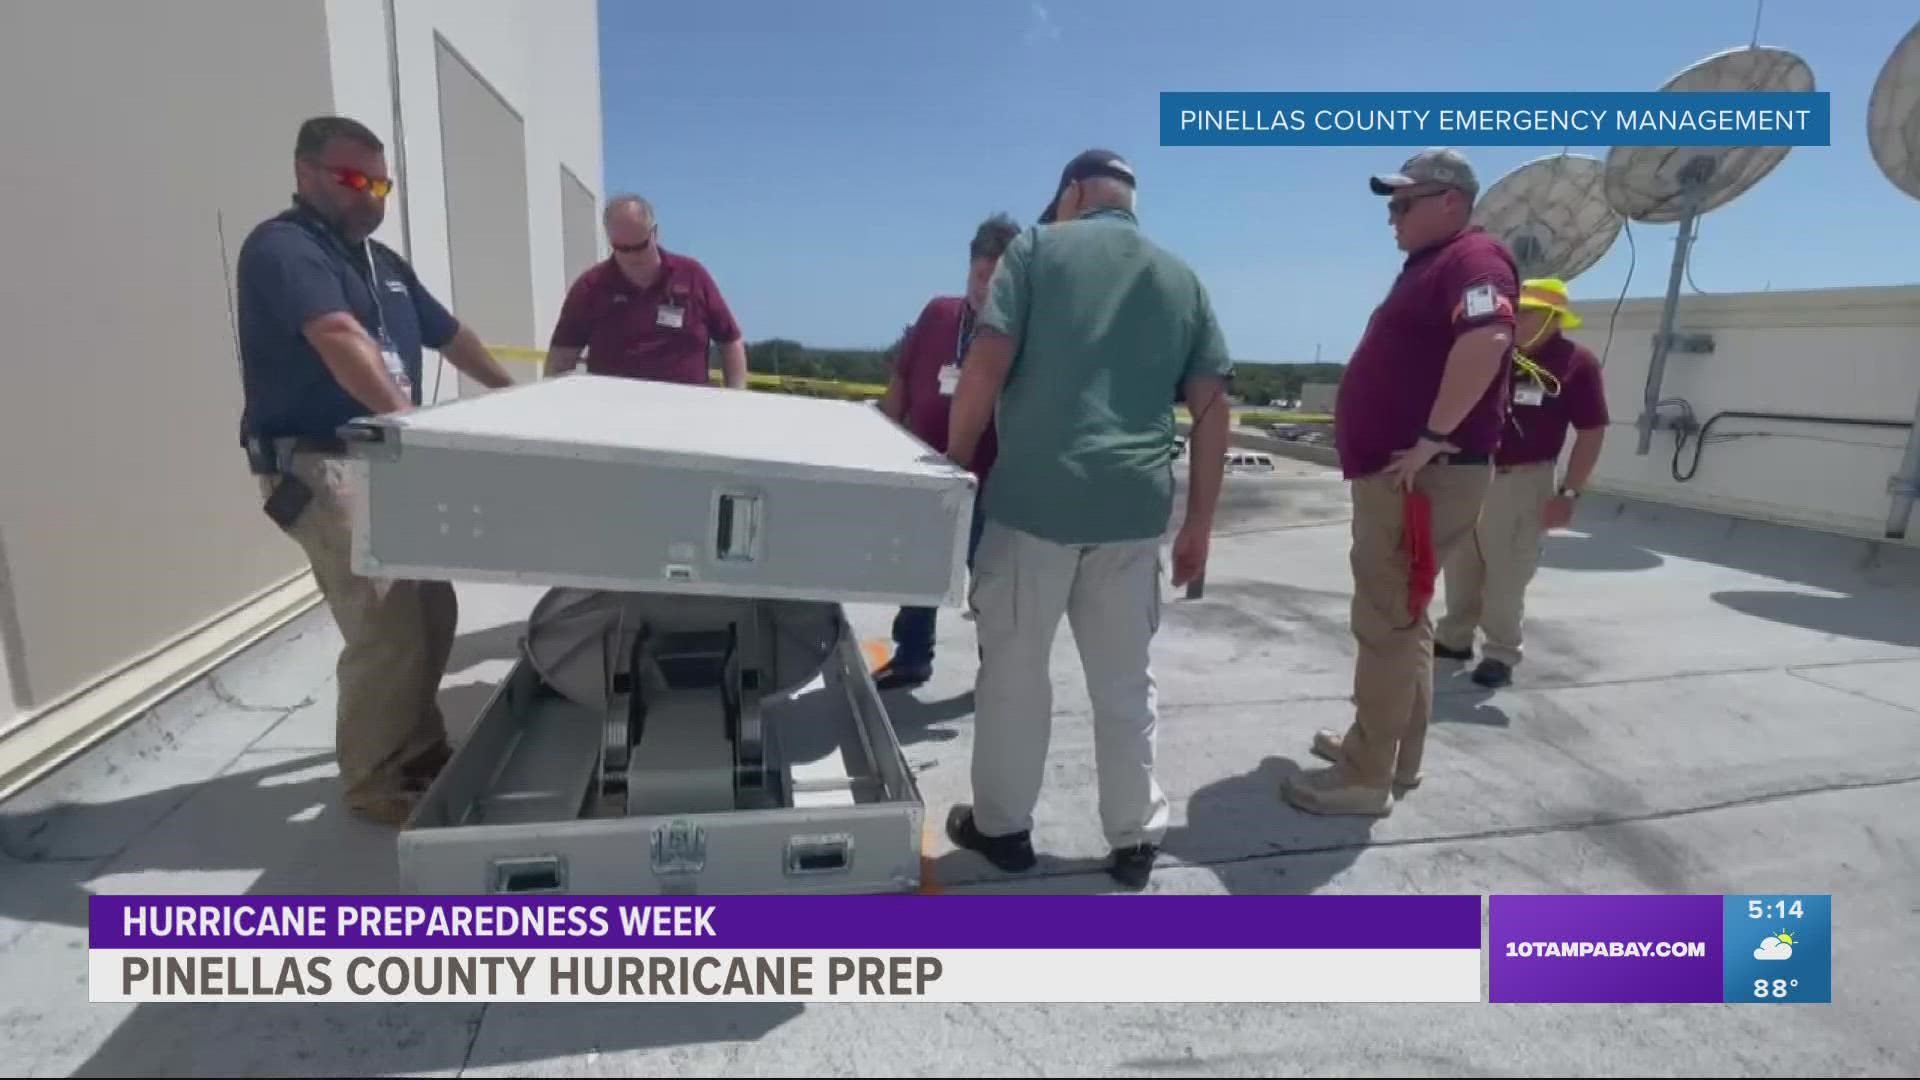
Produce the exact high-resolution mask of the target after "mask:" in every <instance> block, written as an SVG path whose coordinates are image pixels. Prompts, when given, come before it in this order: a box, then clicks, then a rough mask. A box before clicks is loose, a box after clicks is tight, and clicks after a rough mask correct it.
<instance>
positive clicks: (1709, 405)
mask: <svg viewBox="0 0 1920 1080" xmlns="http://www.w3.org/2000/svg"><path fill="white" fill-rule="evenodd" d="M1663 304H1664V302H1663V300H1660V299H1636V300H1629V301H1627V302H1626V303H1625V304H1623V305H1621V308H1620V314H1619V317H1618V320H1617V321H1616V322H1615V323H1614V326H1613V341H1612V345H1611V347H1609V346H1608V344H1607V332H1608V322H1609V320H1610V319H1611V318H1612V317H1613V304H1612V303H1610V302H1607V301H1593V302H1589V303H1586V304H1582V305H1580V306H1579V311H1580V314H1581V317H1582V318H1583V319H1584V320H1585V326H1583V327H1582V328H1581V329H1579V330H1577V331H1575V332H1574V335H1573V336H1574V337H1575V338H1576V339H1578V340H1580V341H1582V342H1584V343H1585V344H1586V345H1587V346H1588V347H1590V348H1592V349H1593V350H1594V352H1595V353H1596V354H1600V353H1602V352H1603V351H1604V352H1605V354H1606V369H1605V374H1606V385H1607V404H1608V408H1609V411H1610V412H1611V413H1612V417H1613V421H1614V426H1613V429H1612V430H1611V432H1610V433H1609V434H1608V437H1607V444H1606V449H1605V451H1604V452H1603V454H1602V456H1601V460H1600V465H1599V468H1598V470H1597V473H1596V476H1595V480H1594V482H1595V485H1596V486H1598V487H1603V488H1605V489H1608V490H1611V491H1614V492H1617V493H1619V494H1623V495H1631V496H1636V497H1640V498H1646V499H1652V500H1656V501H1659V502H1665V503H1672V504H1676V505H1682V506H1689V507H1694V508H1698V509H1702V510H1710V511H1717V512H1721V513H1730V514H1735V515H1738V516H1742V517H1751V518H1758V519H1762V520H1768V521H1776V522H1782V523H1788V524H1794V525H1802V526H1806V527H1809V528H1814V529H1821V530H1824V531H1829V532H1841V533H1845V534H1848V535H1853V536H1859V537H1863V538H1869V539H1880V538H1883V537H1884V535H1885V532H1886V525H1887V515H1888V510H1889V508H1890V503H1891V495H1890V494H1889V493H1888V491H1887V482H1888V480H1889V479H1890V478H1891V477H1892V476H1893V475H1894V474H1895V473H1896V472H1897V471H1898V470H1899V468H1900V463H1901V457H1902V453H1903V451H1904V449H1905V446H1906V440H1907V433H1906V431H1904V430H1896V429H1893V428H1867V427H1851V426H1845V425H1839V424H1832V423H1823V422H1799V421H1783V420H1754V419H1736V418H1731V417H1729V418H1724V419H1722V420H1720V421H1719V422H1718V423H1716V424H1714V426H1713V428H1712V430H1711V431H1709V432H1708V435H1709V441H1708V442H1707V443H1706V444H1705V445H1704V446H1699V449H1700V459H1699V466H1698V469H1697V471H1693V472H1692V478H1691V479H1690V480H1688V481H1686V482H1684V483H1683V482H1680V481H1677V480H1675V479H1674V477H1673V473H1674V444H1675V438H1674V434H1673V433H1672V432H1670V431H1657V432H1655V433H1654V437H1653V443H1652V446H1651V448H1650V451H1649V453H1648V454H1647V455H1646V456H1644V457H1643V456H1639V455H1638V454H1636V453H1635V450H1636V448H1637V441H1638V440H1637V437H1636V435H1637V433H1636V432H1635V430H1634V427H1633V425H1634V421H1635V419H1636V418H1637V417H1638V416H1639V415H1640V413H1641V411H1642V409H1643V403H1644V399H1645V394H1646V381H1647V371H1648V369H1649V367H1651V364H1652V356H1653V335H1654V333H1655V332H1656V331H1657V330H1658V329H1659V325H1660V315H1661V309H1662V307H1663ZM1677 312H1678V314H1677V315H1676V320H1675V329H1676V331H1677V332H1680V333H1688V332H1708V333H1711V334H1712V335H1713V339H1714V349H1713V351H1712V352H1711V353H1706V354H1687V353H1674V354H1672V355H1670V356H1669V357H1668V359H1667V364H1666V370H1665V373H1664V375H1663V377H1662V380H1661V387H1660V397H1662V398H1683V399H1685V400H1686V401H1687V403H1688V404H1689V405H1690V407H1691V408H1692V411H1693V414H1694V417H1695V419H1696V420H1697V421H1698V422H1699V423H1702V424H1704V423H1706V421H1707V420H1708V419H1710V418H1711V417H1713V415H1714V414H1715V413H1718V412H1722V411H1734V412H1769V413H1796V414H1806V415H1812V416H1832V417H1857V418H1867V419H1878V420H1886V421H1890V422H1903V423H1909V424H1910V423H1911V422H1912V421H1913V420H1914V413H1915V409H1916V402H1920V287H1916V286H1895V287H1878V288H1847V289H1818V290H1807V291H1796V292H1761V293H1722V294H1715V295H1711V296H1700V295H1684V294H1683V295H1682V296H1681V298H1680V302H1679V306H1678V308H1677ZM1730 435H1741V436H1743V437H1741V438H1734V439H1723V438H1721V436H1730ZM1696 446H1698V444H1697V443H1695V442H1689V444H1688V445H1687V446H1686V448H1685V450H1684V451H1683V452H1682V454H1681V456H1680V461H1679V473H1680V475H1682V476H1686V475H1688V473H1689V471H1690V470H1693V465H1694V459H1693V454H1694V450H1695V448H1696ZM1905 542H1906V543H1907V544H1914V543H1916V542H1920V514H1915V515H1914V519H1913V520H1912V522H1911V523H1910V525H1909V527H1908V530H1907V539H1906V541H1905Z"/></svg>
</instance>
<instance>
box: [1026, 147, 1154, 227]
mask: <svg viewBox="0 0 1920 1080" xmlns="http://www.w3.org/2000/svg"><path fill="white" fill-rule="evenodd" d="M1095 177H1106V178H1107V179H1109V180H1117V181H1119V182H1120V183H1122V184H1125V185H1126V186H1127V187H1128V188H1129V189H1132V188H1134V187H1136V186H1137V184H1138V182H1137V181H1136V179H1135V178H1134V175H1133V166H1131V165H1129V164H1127V160H1126V159H1125V158H1123V157H1121V156H1120V155H1119V154H1116V153H1114V152H1113V151H1111V150H1085V151H1082V152H1081V153H1079V154H1077V155H1075V156H1074V159H1073V160H1072V161H1069V162H1067V167H1066V168H1064V169H1062V170H1060V183H1059V184H1058V185H1057V186H1055V188H1054V189H1053V199H1052V201H1050V202H1048V203H1047V208H1046V209H1045V210H1042V211H1040V224H1042V225H1051V224H1053V222H1054V220H1055V218H1056V217H1058V216H1059V214H1060V199H1061V197H1062V196H1063V195H1067V194H1069V191H1068V189H1069V188H1073V189H1074V190H1073V191H1072V192H1071V194H1073V196H1074V205H1075V206H1085V205H1086V201H1085V200H1086V196H1085V195H1084V194H1082V193H1081V192H1080V191H1079V189H1078V188H1077V187H1075V185H1078V184H1080V183H1082V182H1083V181H1087V180H1092V179H1094V178H1095ZM1069 220H1071V218H1069Z"/></svg>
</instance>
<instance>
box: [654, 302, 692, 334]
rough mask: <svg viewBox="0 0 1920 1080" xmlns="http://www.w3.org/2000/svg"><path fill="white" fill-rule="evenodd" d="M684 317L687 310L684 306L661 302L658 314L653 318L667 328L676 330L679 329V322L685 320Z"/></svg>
mask: <svg viewBox="0 0 1920 1080" xmlns="http://www.w3.org/2000/svg"><path fill="white" fill-rule="evenodd" d="M686 317H687V311H686V309H685V308H677V307H673V306H671V305H668V304H662V305H660V314H659V315H658V316H656V317H655V318H654V322H655V323H656V324H657V325H660V326H664V327H666V328H667V329H669V330H678V329H680V324H681V323H682V322H684V321H685V320H686Z"/></svg>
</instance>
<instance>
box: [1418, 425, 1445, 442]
mask: <svg viewBox="0 0 1920 1080" xmlns="http://www.w3.org/2000/svg"><path fill="white" fill-rule="evenodd" d="M1420 437H1421V438H1423V439H1425V440H1427V441H1428V442H1437V443H1443V442H1446V441H1447V436H1445V435H1442V434H1440V433H1439V432H1437V431H1435V430H1433V429H1432V428H1421V429H1420Z"/></svg>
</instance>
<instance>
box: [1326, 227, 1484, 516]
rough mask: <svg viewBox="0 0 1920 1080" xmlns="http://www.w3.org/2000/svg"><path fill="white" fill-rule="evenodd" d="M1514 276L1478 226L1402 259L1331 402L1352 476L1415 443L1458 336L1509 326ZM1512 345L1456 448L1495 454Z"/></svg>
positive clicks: (1343, 462)
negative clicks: (1478, 329) (1498, 324)
mask: <svg viewBox="0 0 1920 1080" xmlns="http://www.w3.org/2000/svg"><path fill="white" fill-rule="evenodd" d="M1519 294H1520V281H1519V273H1518V271H1517V270H1516V269H1515V268H1514V264H1513V256H1512V255H1510V254H1509V253H1508V252H1507V248H1506V245H1504V244H1502V243H1501V242H1500V241H1499V239H1497V238H1496V237H1494V236H1493V235H1492V234H1491V233H1488V232H1486V231H1484V230H1482V229H1480V228H1478V227H1473V228H1469V229H1467V230H1465V231H1463V232H1461V233H1459V234H1458V235H1456V236H1454V237H1453V238H1452V239H1451V240H1447V241H1444V242H1442V243H1440V244H1436V245H1434V246H1433V247H1430V248H1427V249H1425V250H1422V251H1418V252H1415V253H1414V254H1412V255H1409V256H1408V257H1407V261H1406V263H1405V265H1403V266H1402V267H1401V269H1400V276H1399V277H1398V278H1396V279H1394V282H1393V288H1392V289H1391V290H1389V291H1388V292H1387V298H1386V299H1385V300H1383V301H1381V303H1380V306H1379V307H1377V308H1375V309H1374V310H1373V317H1372V318H1371V319H1369V320H1368V321H1367V329H1366V333H1365V334H1363V335H1362V336H1361V338H1360V344H1359V345H1358V346H1357V347H1355V349H1354V352H1353V357H1352V359H1350V360H1348V361H1347V370H1346V373H1345V374H1344V375H1343V376H1342V377H1341V379H1340V391H1339V394H1338V396H1337V397H1336V398H1335V403H1334V418H1333V423H1334V429H1333V437H1334V445H1335V447H1336V448H1337V449H1338V450H1339V452H1340V469H1341V472H1343V473H1344V474H1345V475H1346V477H1347V478H1348V479H1353V478H1355V477H1361V476H1370V475H1372V474H1374V473H1377V472H1379V471H1380V470H1381V469H1384V468H1386V467H1387V466H1388V465H1389V464H1390V463H1391V462H1392V460H1393V454H1394V452H1395V451H1398V450H1405V449H1407V448H1408V447H1410V446H1412V445H1413V444H1414V443H1416V442H1418V441H1420V433H1421V432H1422V431H1423V430H1425V429H1426V426H1427V417H1428V414H1429V413H1431V412H1432V411H1433V402H1434V398H1435V397H1437V396H1438V395H1439V393H1440V377H1441V375H1442V374H1443V373H1444V372H1445V371H1446V367H1447V353H1448V352H1450V351H1451V350H1452V349H1453V343H1454V340H1455V339H1456V338H1458V337H1459V336H1460V335H1461V334H1463V333H1465V332H1467V331H1468V330H1472V329H1475V328H1478V327H1481V326H1487V325H1489V324H1493V323H1500V324H1503V325H1505V326H1508V327H1511V326H1513V325H1514V314H1513V312H1514V303H1515V301H1517V300H1518V299H1519ZM1511 366H1512V357H1511V351H1509V355H1508V357H1506V358H1503V359H1502V361H1501V364H1500V371H1501V375H1500V376H1498V377H1497V378H1495V379H1494V380H1493V385H1491V386H1489V387H1487V390H1486V392H1485V393H1483V394H1481V395H1480V400H1479V402H1477V403H1476V404H1475V405H1474V407H1473V409H1472V410H1471V411H1469V412H1468V413H1467V416H1466V419H1464V420H1462V421H1461V422H1460V426H1459V427H1457V428H1455V429H1454V430H1453V431H1452V433H1451V434H1450V436H1449V440H1448V441H1450V442H1452V443H1453V445H1455V446H1457V447H1459V448H1460V452H1461V453H1462V454H1485V455H1488V456H1491V455H1492V453H1493V451H1494V449H1495V447H1497V446H1498V445H1499V442H1500V429H1501V425H1502V424H1503V423H1505V421H1506V400H1507V397H1506V395H1507V377H1506V374H1505V373H1506V371H1507V369H1508V368H1509V367H1511Z"/></svg>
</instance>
